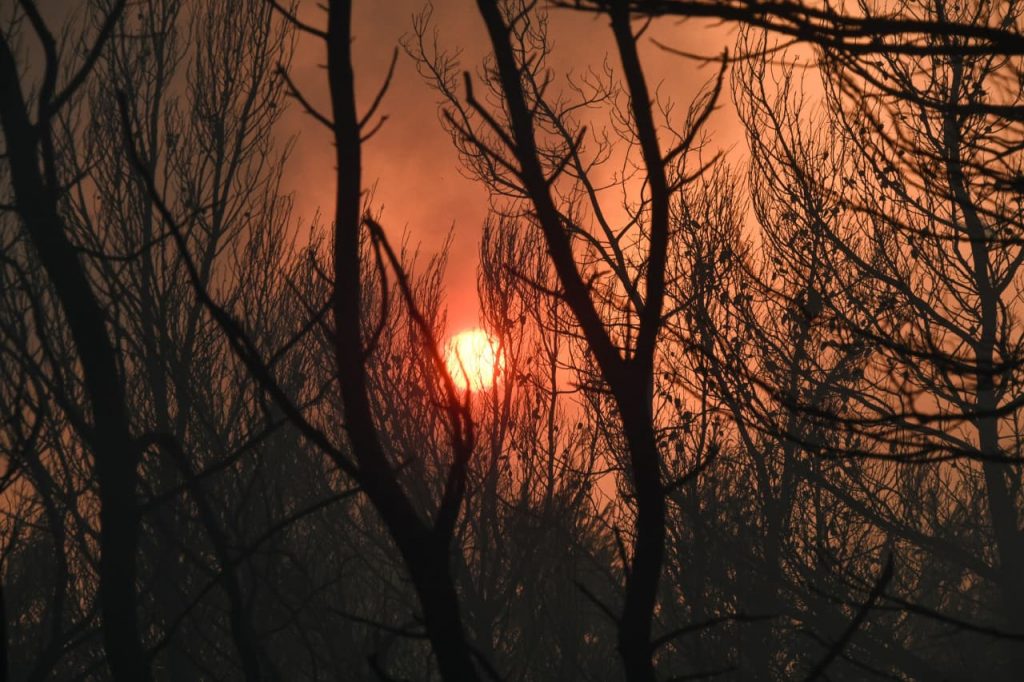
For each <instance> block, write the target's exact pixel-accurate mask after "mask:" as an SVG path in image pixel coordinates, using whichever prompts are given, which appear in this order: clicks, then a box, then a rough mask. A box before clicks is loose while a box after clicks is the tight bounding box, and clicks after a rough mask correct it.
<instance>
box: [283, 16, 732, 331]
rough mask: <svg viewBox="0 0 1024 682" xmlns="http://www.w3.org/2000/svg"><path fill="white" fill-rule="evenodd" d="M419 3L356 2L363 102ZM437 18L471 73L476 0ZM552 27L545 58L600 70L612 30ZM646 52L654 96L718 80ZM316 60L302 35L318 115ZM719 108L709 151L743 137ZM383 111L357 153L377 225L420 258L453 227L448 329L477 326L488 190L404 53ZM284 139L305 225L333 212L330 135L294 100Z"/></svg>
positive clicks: (479, 28)
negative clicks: (463, 169)
mask: <svg viewBox="0 0 1024 682" xmlns="http://www.w3.org/2000/svg"><path fill="white" fill-rule="evenodd" d="M423 6H424V0H393V1H391V2H376V1H371V0H363V1H361V2H360V1H357V2H356V3H355V25H356V29H355V34H356V40H355V45H354V54H355V64H356V86H357V89H358V91H359V95H360V98H361V101H362V102H363V103H364V107H365V106H368V103H369V101H370V100H371V99H372V97H373V95H374V94H375V92H376V89H377V87H378V86H379V84H380V82H381V79H382V78H383V76H384V74H385V72H386V70H387V65H388V62H389V60H390V58H391V52H392V49H393V48H394V46H396V45H398V42H399V40H400V38H401V36H402V35H403V34H405V33H407V32H408V31H410V29H411V17H412V15H413V14H414V13H416V12H418V11H419V10H421V9H422V8H423ZM300 16H301V17H302V18H303V19H304V20H306V21H308V22H309V23H311V24H317V25H320V24H322V23H323V20H322V17H323V14H322V12H321V11H320V10H318V9H317V7H316V2H315V1H314V0H303V5H302V6H301V8H300ZM434 20H435V22H436V24H437V26H438V27H439V29H440V31H441V40H442V42H443V44H445V45H447V46H451V47H453V48H454V47H460V48H462V49H463V50H464V55H463V64H464V66H465V67H466V68H468V69H475V68H476V65H477V64H478V63H479V60H480V57H481V56H482V55H483V54H484V50H486V42H485V41H486V34H485V32H484V27H483V23H482V22H481V21H480V19H479V17H478V15H477V11H476V5H475V2H474V1H473V0H438V1H437V2H436V3H435V6H434ZM550 28H551V30H550V34H551V37H552V38H553V40H554V42H555V49H554V53H553V59H552V61H553V63H554V65H555V66H556V67H557V68H559V69H562V68H572V67H575V68H577V69H579V68H581V67H584V66H586V65H588V64H593V65H599V64H600V63H601V61H602V60H603V59H604V57H605V55H606V54H609V47H610V44H609V40H610V37H611V35H610V30H609V29H608V26H607V21H606V20H605V19H603V18H600V17H594V16H591V15H584V14H578V13H575V12H568V11H562V10H559V11H556V12H555V13H554V14H553V16H552V21H551V27H550ZM649 35H651V36H654V37H657V38H658V39H659V40H660V41H662V42H664V43H668V44H671V45H676V46H678V47H680V48H681V49H685V50H687V51H696V52H703V53H708V54H715V53H718V52H720V51H721V49H722V48H723V47H725V46H726V45H728V46H730V47H731V45H732V34H731V32H728V31H727V30H726V29H724V28H720V27H719V28H711V29H709V28H708V26H707V25H701V24H698V23H695V22H690V23H686V24H679V22H676V21H674V20H663V21H661V22H660V23H659V24H657V25H656V26H655V27H654V28H653V29H652V30H651V31H649ZM642 55H643V57H644V58H645V66H646V68H647V76H648V80H649V82H650V83H651V84H652V86H654V85H656V84H657V83H659V82H660V83H661V92H662V94H665V95H668V96H670V97H672V98H673V99H674V100H675V101H676V102H677V103H678V104H679V105H680V106H681V107H685V105H686V104H688V102H689V99H690V97H691V96H692V94H693V93H694V92H696V90H697V89H698V88H699V87H700V85H702V84H703V83H704V82H705V81H707V80H708V79H709V78H711V77H713V75H714V73H715V71H714V69H715V67H713V66H706V67H703V68H700V69H698V68H697V66H696V65H695V64H694V63H693V62H691V61H688V60H685V59H682V58H680V57H678V56H675V55H671V54H668V53H666V52H664V51H663V50H660V49H658V48H657V47H655V46H654V45H652V44H651V43H650V42H649V41H646V40H645V41H644V43H643V44H642ZM323 62H324V54H323V47H322V45H321V44H319V43H318V41H316V40H315V39H312V38H302V39H301V40H300V44H299V47H298V50H297V53H296V56H295V60H294V63H293V65H292V77H293V79H294V80H295V81H296V82H297V83H298V84H299V86H300V87H301V88H302V89H303V91H304V92H305V93H306V94H307V96H308V97H309V98H310V99H311V100H312V101H314V102H315V103H317V104H318V105H321V106H323V108H324V110H326V106H324V105H325V104H326V102H325V98H326V81H325V74H324V72H323V70H322V69H321V68H319V65H320V64H323ZM613 63H614V62H613ZM723 103H724V104H725V105H726V106H725V107H724V108H723V110H722V111H720V112H719V113H718V114H717V115H716V116H715V117H714V118H713V119H712V121H711V125H710V130H712V131H713V132H714V133H715V137H714V142H713V146H714V147H715V148H728V147H730V146H732V145H736V144H737V143H739V142H741V139H742V138H741V135H740V130H739V124H738V122H737V121H736V118H735V115H734V114H733V113H732V107H731V102H730V101H729V96H728V94H726V95H725V97H723ZM381 111H382V112H383V113H385V114H387V115H388V117H389V120H388V122H387V123H386V124H385V126H384V128H383V129H382V130H381V131H380V132H379V133H378V134H377V135H376V136H374V138H373V139H372V140H370V141H369V142H368V143H367V145H366V147H365V150H364V161H365V164H366V165H365V176H364V182H365V183H366V184H367V185H370V184H372V183H373V182H376V183H377V189H376V194H375V196H376V199H377V202H378V203H379V204H380V205H381V206H382V207H383V210H384V213H383V219H384V224H385V226H386V228H387V229H388V230H389V232H390V234H391V235H393V236H396V237H397V236H399V235H400V234H401V233H402V230H403V228H405V227H406V226H407V227H408V229H409V231H410V234H411V235H412V239H413V242H414V243H419V244H420V245H421V247H422V251H423V252H424V254H425V255H429V254H432V253H434V252H436V251H437V249H438V248H440V246H441V244H442V242H443V240H444V237H445V235H446V234H447V233H448V230H449V229H450V228H451V227H452V226H453V225H454V230H455V239H454V243H453V245H452V251H451V257H450V263H449V269H448V276H447V284H448V306H449V314H448V319H449V326H450V329H451V330H452V331H456V330H459V329H463V328H466V327H471V326H474V325H476V324H477V316H478V303H477V296H476V272H475V268H476V262H477V248H478V240H479V235H480V229H481V226H482V224H483V219H484V216H485V212H486V195H485V193H484V191H483V189H482V188H481V187H480V186H478V185H476V184H475V183H473V182H471V181H469V180H467V179H466V178H464V177H463V176H462V175H460V173H459V170H458V159H457V156H456V154H455V152H454V150H453V149H452V146H451V143H450V140H449V138H448V136H447V134H446V133H445V132H444V131H443V130H442V128H441V124H440V121H439V118H438V113H437V97H436V94H435V93H434V92H432V91H431V90H430V89H429V88H428V87H427V85H426V84H425V83H424V82H423V81H422V79H421V78H420V77H419V76H418V75H417V73H416V69H415V65H414V64H413V63H412V61H411V59H410V58H409V57H408V56H407V55H405V54H404V52H402V53H400V55H399V62H398V66H397V68H396V73H395V77H394V81H393V84H392V87H391V89H390V91H389V93H388V96H387V99H386V100H385V102H384V104H383V105H382V107H381ZM281 134H282V135H283V136H288V137H291V136H296V141H295V150H294V153H293V155H292V158H291V161H290V165H289V168H288V173H287V175H286V178H285V189H286V190H287V191H292V192H294V193H295V200H296V211H297V214H298V215H299V216H301V217H302V218H303V219H304V220H308V219H309V218H310V217H311V216H312V215H313V213H314V212H315V211H316V209H317V207H320V209H321V213H322V214H323V215H327V216H329V215H331V214H332V212H333V206H334V203H333V202H334V199H333V196H332V187H333V182H334V180H333V172H334V169H333V155H332V151H331V147H330V142H329V139H328V136H327V133H326V131H325V130H323V129H322V128H320V127H319V125H318V124H315V123H314V122H313V121H312V119H310V118H309V117H308V116H306V115H304V114H302V113H301V112H300V111H299V109H298V106H297V105H296V106H293V107H291V108H290V110H289V111H288V113H287V114H286V115H285V117H284V119H283V121H282V123H281ZM741 151H742V148H741V147H737V149H736V151H735V152H733V154H731V155H730V156H731V157H732V158H734V159H735V158H737V156H738V155H739V154H740V153H741Z"/></svg>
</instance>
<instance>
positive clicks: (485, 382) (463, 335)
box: [445, 328, 505, 391]
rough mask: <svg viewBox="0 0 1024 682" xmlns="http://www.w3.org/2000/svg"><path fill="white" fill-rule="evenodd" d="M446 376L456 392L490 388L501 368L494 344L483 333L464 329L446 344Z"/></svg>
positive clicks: (502, 361)
mask: <svg viewBox="0 0 1024 682" xmlns="http://www.w3.org/2000/svg"><path fill="white" fill-rule="evenodd" d="M445 364H446V365H447V366H448V374H450V375H451V377H452V381H454V382H455V385H456V386H457V387H458V388H459V390H462V391H465V390H466V389H467V388H468V389H469V390H471V391H480V390H483V389H487V388H490V387H491V386H492V385H493V384H494V380H495V378H496V377H497V376H498V375H499V374H500V373H501V370H502V369H504V367H505V361H504V358H503V357H502V356H501V353H500V351H499V350H498V344H497V342H496V341H495V340H494V339H492V338H491V337H490V335H488V333H487V332H485V331H484V330H483V329H479V328H477V329H467V330H466V331H464V332H459V333H458V334H456V335H455V336H453V337H452V338H451V340H449V341H448V349H447V351H446V353H445Z"/></svg>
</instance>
